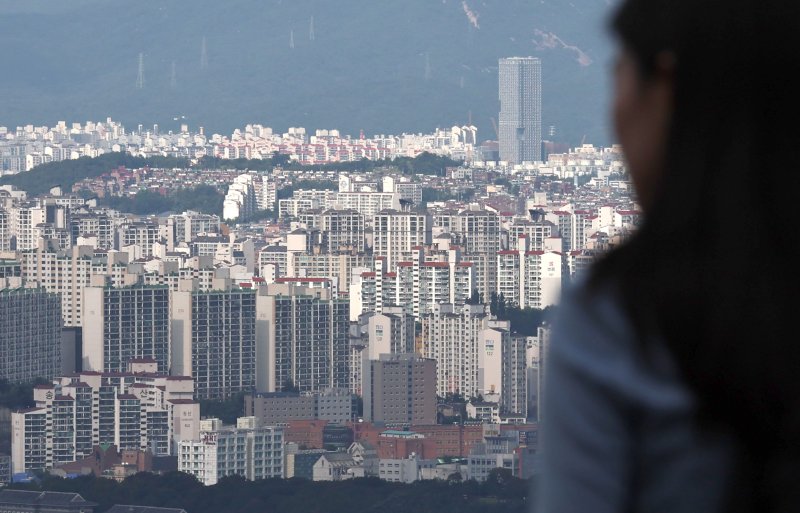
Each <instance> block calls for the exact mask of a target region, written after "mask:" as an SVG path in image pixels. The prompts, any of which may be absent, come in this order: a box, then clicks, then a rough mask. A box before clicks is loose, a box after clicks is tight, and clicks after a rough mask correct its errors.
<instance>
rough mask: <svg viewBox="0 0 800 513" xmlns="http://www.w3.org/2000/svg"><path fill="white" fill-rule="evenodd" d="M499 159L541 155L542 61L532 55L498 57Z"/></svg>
mask: <svg viewBox="0 0 800 513" xmlns="http://www.w3.org/2000/svg"><path fill="white" fill-rule="evenodd" d="M499 137H500V160H505V161H507V162H511V163H513V164H519V163H521V162H525V161H533V160H541V158H542V64H541V62H540V61H539V59H537V58H536V57H509V58H506V59H500V133H499Z"/></svg>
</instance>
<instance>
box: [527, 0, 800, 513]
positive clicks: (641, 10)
mask: <svg viewBox="0 0 800 513" xmlns="http://www.w3.org/2000/svg"><path fill="white" fill-rule="evenodd" d="M613 30H614V33H615V35H616V36H617V37H618V40H619V47H620V50H619V57H618V61H617V65H616V70H615V75H616V76H615V79H616V87H615V98H614V108H613V109H614V112H613V115H614V123H615V128H616V132H617V136H618V138H619V142H621V143H622V145H623V148H624V150H625V153H626V157H627V160H628V165H629V170H630V173H631V176H632V179H633V182H634V185H635V187H636V192H637V195H638V199H639V201H640V203H641V205H642V207H643V209H644V211H645V222H644V225H643V226H642V227H641V229H640V231H639V232H638V233H637V234H635V235H634V236H633V237H632V239H631V240H630V241H629V243H628V244H626V245H625V246H623V247H621V248H619V249H618V250H616V251H614V252H612V253H611V254H609V255H608V256H607V258H605V259H604V260H602V261H601V262H599V263H598V264H597V265H596V266H595V267H594V269H593V270H592V272H591V275H590V276H589V278H588V280H586V281H585V282H584V283H582V284H581V285H580V286H579V287H578V288H576V289H574V290H573V291H572V294H571V295H568V296H567V297H566V298H565V300H564V302H563V305H562V306H561V310H560V314H559V316H560V322H558V323H557V324H556V326H555V329H554V335H553V339H552V345H551V349H550V354H549V357H548V358H549V359H548V367H547V369H548V370H547V382H546V387H545V391H544V394H545V398H544V404H543V418H544V421H543V423H544V425H543V434H542V448H543V459H542V463H543V465H542V475H541V479H540V482H539V489H538V491H537V497H538V508H537V511H538V513H562V512H575V513H583V512H586V513H611V512H647V513H657V512H670V513H679V512H689V511H692V512H694V511H697V512H704V513H713V512H723V511H725V512H727V511H743V512H744V511H747V512H750V511H769V512H798V511H800V485H798V484H797V480H798V478H800V336H798V329H800V325H798V323H797V322H796V319H797V318H800V311H798V310H800V308H798V305H800V301H798V299H797V298H798V293H800V283H798V274H800V271H798V264H797V262H796V260H797V257H798V255H800V247H799V246H800V230H798V228H797V227H795V226H793V225H794V223H793V220H794V217H795V204H796V203H797V200H796V195H797V194H798V192H800V187H799V186H800V169H799V168H800V163H798V158H799V157H800V151H797V149H798V148H800V130H799V129H798V126H800V125H798V123H799V122H800V116H798V114H800V112H799V111H800V109H799V108H798V103H800V83H798V82H800V2H798V1H797V0H786V1H774V0H626V1H623V2H622V4H621V6H620V7H619V8H618V10H617V12H616V14H615V16H614V18H613Z"/></svg>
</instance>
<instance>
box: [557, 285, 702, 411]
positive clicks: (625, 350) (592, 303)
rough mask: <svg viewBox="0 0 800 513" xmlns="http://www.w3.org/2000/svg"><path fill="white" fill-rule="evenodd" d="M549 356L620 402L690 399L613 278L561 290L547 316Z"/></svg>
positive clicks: (674, 403)
mask: <svg viewBox="0 0 800 513" xmlns="http://www.w3.org/2000/svg"><path fill="white" fill-rule="evenodd" d="M547 352H548V355H547V356H545V358H548V357H549V358H550V359H551V361H553V362H555V363H557V364H558V365H559V366H566V367H567V368H572V369H574V370H575V371H577V372H579V373H580V374H581V375H583V376H584V377H585V378H586V379H590V380H592V381H594V382H595V383H596V384H597V385H598V387H599V388H598V392H602V391H606V392H611V393H614V394H617V395H618V397H619V399H620V400H623V401H626V402H635V403H645V404H649V405H650V406H654V407H655V406H659V405H660V406H663V407H686V406H688V404H689V403H691V402H692V398H691V394H689V392H688V390H687V387H686V386H685V385H684V383H683V380H682V379H681V377H680V373H679V372H678V370H677V367H676V365H675V363H674V360H673V358H672V357H671V355H670V354H669V351H668V349H667V347H666V345H665V344H664V343H663V341H662V340H661V338H660V337H659V335H658V333H641V332H638V331H637V330H636V328H635V323H634V322H633V319H632V318H631V316H630V314H629V313H628V311H627V310H626V308H625V307H624V303H623V301H622V297H621V294H620V293H619V290H618V289H617V288H616V286H615V285H614V284H613V283H603V284H599V285H594V284H590V283H589V282H587V281H586V280H583V281H579V282H577V283H576V284H574V285H573V286H572V287H570V288H568V290H567V291H566V292H565V295H564V298H563V300H562V302H561V305H560V306H559V309H558V312H557V314H556V318H555V320H554V322H553V333H552V337H551V341H550V346H549V348H547Z"/></svg>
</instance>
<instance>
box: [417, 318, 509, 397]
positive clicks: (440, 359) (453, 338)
mask: <svg viewBox="0 0 800 513" xmlns="http://www.w3.org/2000/svg"><path fill="white" fill-rule="evenodd" d="M509 338H510V334H509V325H508V322H507V321H497V320H495V319H494V318H493V317H492V316H491V315H490V314H489V312H488V307H487V306H486V305H453V304H441V305H436V306H435V308H434V310H433V313H431V314H428V315H425V316H423V317H422V339H423V343H424V352H423V354H424V356H425V357H426V358H432V359H434V360H436V374H437V379H436V393H437V394H438V395H439V396H445V395H446V394H448V393H460V394H462V395H464V396H466V397H473V396H478V395H483V396H484V397H487V396H490V395H491V396H500V394H501V388H502V383H501V378H502V352H503V347H504V346H506V345H507V344H508V339H509ZM498 398H499V397H498Z"/></svg>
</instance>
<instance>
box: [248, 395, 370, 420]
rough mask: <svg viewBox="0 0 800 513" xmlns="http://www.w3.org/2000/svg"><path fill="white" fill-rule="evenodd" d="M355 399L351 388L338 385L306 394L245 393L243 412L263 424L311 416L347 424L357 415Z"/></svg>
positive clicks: (309, 418) (307, 418)
mask: <svg viewBox="0 0 800 513" xmlns="http://www.w3.org/2000/svg"><path fill="white" fill-rule="evenodd" d="M354 399H355V397H354V396H353V394H352V393H351V392H350V391H349V390H347V389H336V388H329V389H326V390H322V391H320V392H314V393H306V394H301V393H299V392H263V393H258V394H251V395H247V396H245V400H244V401H245V402H244V411H245V415H247V416H254V417H256V418H257V419H258V420H259V422H260V423H261V424H264V425H279V424H284V423H287V422H289V421H291V420H312V419H313V420H326V421H328V422H330V423H332V424H340V425H344V424H347V423H348V422H352V421H353V420H354V418H355V414H356V411H355V405H354Z"/></svg>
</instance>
